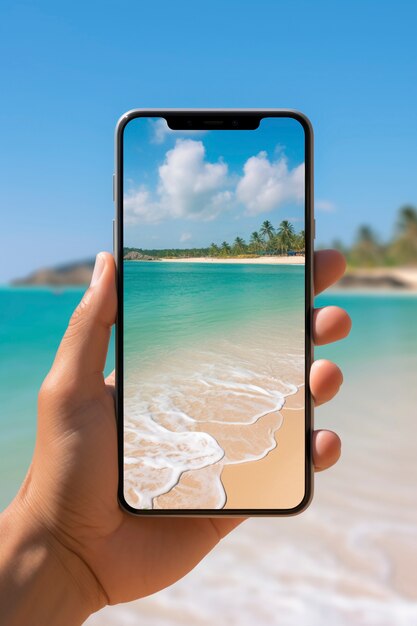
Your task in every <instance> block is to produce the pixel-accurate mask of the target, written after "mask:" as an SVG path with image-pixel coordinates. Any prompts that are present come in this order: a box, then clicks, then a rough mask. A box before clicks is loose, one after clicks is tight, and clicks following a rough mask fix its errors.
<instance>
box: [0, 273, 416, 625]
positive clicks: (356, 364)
mask: <svg viewBox="0 0 417 626" xmlns="http://www.w3.org/2000/svg"><path fill="white" fill-rule="evenodd" d="M161 266H162V264H161ZM166 267H167V269H166V270H165V269H160V270H159V271H161V272H162V271H166V272H170V271H173V270H172V268H170V266H169V264H166ZM255 267H256V266H255ZM256 269H257V267H256ZM268 269H269V268H268ZM210 270H211V271H213V281H214V284H215V285H218V289H219V294H218V298H219V301H224V302H228V303H229V305H230V306H228V307H223V308H222V307H218V303H219V301H216V303H214V301H207V300H206V301H205V302H204V307H202V308H199V315H200V316H201V318H200V319H201V325H202V327H204V328H206V329H207V325H209V326H210V328H211V330H212V331H213V334H214V335H216V333H217V332H220V330H221V332H225V333H226V334H227V333H229V334H230V335H231V336H232V335H233V332H235V323H234V320H235V319H236V316H238V317H239V324H242V325H244V324H246V323H248V324H249V326H250V323H251V320H250V319H248V318H247V315H248V311H250V310H251V307H253V311H258V309H259V302H258V303H255V302H252V303H251V302H250V298H249V294H248V293H245V291H244V290H242V289H241V290H236V291H233V290H231V288H230V285H229V287H228V286H227V282H228V280H229V279H228V278H227V277H226V274H227V272H225V273H224V274H221V277H220V278H219V277H217V278H216V272H219V273H221V272H222V269H219V268H215V267H214V266H213V267H212V268H211V267H210ZM132 271H134V270H132ZM143 271H145V269H143ZM232 271H233V270H232ZM242 271H247V275H246V276H245V281H246V278H248V276H249V279H250V280H261V281H265V285H266V287H265V289H266V291H265V293H268V284H269V281H270V280H271V276H269V275H268V274H267V275H266V276H265V274H263V273H261V274H262V277H256V276H257V275H256V271H254V266H249V265H248V266H243V270H242ZM181 272H183V273H184V275H183V277H182V279H181V278H180V277H177V278H178V281H179V286H181V280H182V281H183V282H184V281H185V283H188V279H187V278H186V276H187V272H191V273H192V272H194V274H195V273H196V272H197V273H198V270H195V268H192V267H191V268H189V269H187V268H186V267H185V266H184V269H183V270H181ZM194 278H195V280H194V286H193V287H192V288H191V287H189V284H190V283H188V287H187V284H185V287H184V285H183V287H184V288H187V289H188V288H189V289H190V292H189V295H190V297H192V294H193V289H196V290H198V288H199V281H198V278H196V277H195V276H194ZM282 280H283V281H285V280H286V279H285V278H283V279H282ZM127 285H129V283H128V282H127ZM155 285H156V283H155V282H152V285H151V287H152V288H154V289H155V291H154V296H153V297H154V306H153V307H152V296H151V295H149V301H148V303H146V302H143V304H142V305H143V306H144V307H146V306H147V307H149V311H150V312H151V313H152V311H153V313H152V314H151V315H150V316H149V321H148V323H149V327H148V330H149V329H152V328H154V329H156V328H158V325H159V324H160V323H161V319H162V317H163V316H165V315H167V314H168V313H169V311H171V313H172V314H173V319H172V323H173V326H174V327H175V320H174V318H175V315H174V310H175V306H176V304H175V301H176V298H177V304H178V303H179V298H178V291H176V292H173V293H172V294H169V293H168V292H166V294H165V295H166V302H165V306H164V310H163V311H162V310H161V311H160V315H159V314H155V311H156V310H157V309H158V307H161V301H159V299H158V294H157V291H156V287H155ZM127 288H129V286H128V287H127ZM296 291H297V289H296V288H295V292H296ZM82 293H83V290H81V289H73V288H68V289H63V290H59V291H57V290H51V289H44V288H12V287H3V288H1V289H0V311H1V327H0V333H1V335H0V336H1V341H0V374H1V375H0V389H1V408H2V410H1V416H0V428H1V442H0V503H1V506H2V507H4V506H6V505H7V503H8V502H9V501H10V500H11V498H12V497H13V494H14V493H15V492H16V490H17V488H18V486H19V484H20V482H21V480H22V479H23V477H24V475H25V472H26V470H27V467H28V465H29V462H30V458H31V454H32V450H33V446H34V440H35V432H36V402H37V392H38V389H39V386H40V384H41V382H42V380H43V377H44V376H45V374H46V373H47V371H48V369H49V367H50V366H51V364H52V362H53V358H54V354H55V351H56V348H57V346H58V344H59V341H60V338H61V336H62V334H63V332H64V330H65V327H66V325H67V323H68V320H69V317H70V315H71V312H72V310H73V309H74V307H75V306H76V305H77V303H78V301H79V300H80V298H81V297H82ZM176 294H177V295H176ZM275 295H276V294H274V295H273V296H271V299H270V301H269V302H270V304H268V306H265V307H264V309H263V310H262V311H261V312H260V313H259V317H258V318H257V319H259V320H260V326H261V327H262V324H263V322H265V329H266V328H267V327H268V328H269V329H270V322H271V319H272V317H273V301H274V298H275ZM156 300H158V302H156ZM203 300H204V298H203ZM181 301H183V300H182V299H181ZM194 302H195V303H196V301H195V300H194ZM167 303H168V304H167ZM179 304H180V303H179ZM326 304H335V305H338V306H341V307H344V308H346V309H347V311H348V312H349V314H350V316H351V317H352V320H353V329H352V333H351V336H350V337H349V338H348V339H346V340H344V341H342V342H339V343H338V344H335V345H331V346H323V347H320V348H317V349H316V358H328V359H332V360H334V361H335V362H336V363H338V365H339V366H341V367H342V369H343V373H344V384H343V386H342V388H341V391H340V393H339V395H338V397H337V398H336V399H335V400H334V401H332V402H331V403H330V404H328V405H325V406H323V407H320V408H318V409H317V411H316V425H317V426H318V427H330V428H334V429H335V430H337V431H338V432H339V433H340V434H341V436H342V439H343V454H342V458H341V460H340V462H339V463H338V465H337V466H336V467H335V468H333V469H331V470H330V471H328V472H325V473H320V474H318V475H317V478H316V491H315V498H314V501H313V504H312V506H311V507H310V508H309V510H308V511H307V512H305V513H304V514H303V515H301V516H299V517H296V518H288V519H279V520H275V519H264V520H250V521H249V522H246V523H245V524H243V525H242V526H241V527H240V528H239V529H238V530H237V531H236V532H235V533H232V535H231V536H230V537H228V538H227V539H226V540H224V541H223V542H222V545H221V547H219V548H218V549H217V550H216V551H214V552H213V553H212V554H211V555H210V556H209V557H208V558H207V559H206V560H205V561H204V564H202V565H201V566H200V567H199V568H197V570H196V571H195V572H193V573H192V574H191V575H190V576H188V577H186V578H185V579H184V580H182V581H180V582H179V583H177V584H176V585H174V586H173V587H171V588H169V589H167V590H165V591H163V592H161V593H159V594H156V595H155V596H153V597H151V598H147V599H144V600H142V601H139V602H137V603H131V604H129V605H125V606H120V607H111V608H106V609H104V610H103V611H101V612H100V613H98V614H97V615H95V616H93V617H92V618H90V620H89V621H88V623H89V624H91V625H94V624H95V625H96V626H97V625H99V626H105V625H107V624H114V623H117V624H118V625H120V626H123V625H124V624H126V625H128V624H134V623H137V622H138V623H140V622H141V621H144V620H145V621H148V623H149V621H150V620H151V617H152V624H156V625H158V626H159V625H167V626H173V625H174V624H175V625H176V624H182V625H184V624H195V623H199V624H202V625H203V626H205V624H207V625H208V624H211V623H213V621H216V620H217V621H219V620H220V622H221V623H224V624H232V623H239V624H243V625H244V626H246V624H253V623H258V624H265V625H266V624H268V626H269V624H279V625H281V624H282V625H283V626H284V625H285V626H292V625H293V624H294V625H297V626H299V624H300V623H302V624H303V626H316V625H318V624H322V623H323V619H330V620H331V622H332V623H333V624H335V625H337V626H345V624H346V625H348V624H349V626H350V625H351V624H355V626H357V625H358V626H362V625H364V626H365V625H374V624H375V626H376V625H378V626H385V625H387V626H388V624H389V625H390V626H391V624H393V623H395V624H396V626H410V625H413V624H417V592H416V588H415V584H414V574H413V572H415V566H416V562H417V514H416V508H415V485H416V484H417V470H416V464H415V441H416V435H417V432H416V431H417V428H416V420H415V413H416V409H415V407H416V406H417V385H416V371H417V326H416V322H415V320H416V319H417V297H416V296H415V295H405V294H401V293H375V294H367V293H347V292H337V291H333V292H328V293H326V294H325V295H322V296H319V297H318V298H317V300H316V306H324V305H326ZM196 306H197V304H196ZM231 307H232V308H231ZM214 309H215V310H216V311H219V310H221V311H222V312H223V313H222V319H217V318H216V316H215V315H214V313H213V311H214ZM187 311H188V308H187V309H186V311H183V318H182V319H184V315H186V314H187ZM212 313H213V316H212ZM256 314H257V315H258V313H256ZM288 314H289V317H291V316H292V315H293V312H292V311H288ZM161 316H162V317H161ZM208 322H209V323H208ZM211 330H210V329H209V330H207V332H208V333H210V332H211ZM137 332H141V331H139V329H138V331H137ZM149 332H150V330H149ZM152 332H153V331H152ZM183 332H184V326H183V324H181V325H180V327H178V335H176V333H175V332H170V333H167V335H166V337H160V345H159V346H158V347H157V348H155V346H154V347H152V342H150V341H149V336H150V335H149V334H148V333H147V335H148V341H149V343H148V345H147V347H146V341H145V339H146V337H144V342H143V345H144V347H146V350H145V353H144V362H145V363H146V359H148V360H150V359H152V358H154V356H155V353H152V352H153V350H155V349H156V350H158V351H163V352H165V351H168V352H169V351H171V352H172V350H173V346H174V344H173V343H172V342H174V343H175V342H176V341H177V340H178V345H180V344H181V345H182V346H184V340H185V338H184V336H181V333H183ZM199 332H200V330H199V329H198V328H197V327H194V328H190V327H188V328H187V334H188V333H190V334H192V333H195V336H196V337H197V335H198V333H199ZM269 332H272V331H271V330H270V331H269ZM278 332H279V329H277V333H278ZM209 339H210V338H209ZM113 358H114V357H113V347H112V346H111V349H110V353H109V358H108V364H107V370H108V371H110V370H111V369H112V367H113ZM126 359H127V361H129V359H133V360H134V354H133V352H132V353H131V354H129V350H127V353H126ZM132 362H133V361H132ZM196 597H198V602H196ZM167 607H169V611H168V610H167Z"/></svg>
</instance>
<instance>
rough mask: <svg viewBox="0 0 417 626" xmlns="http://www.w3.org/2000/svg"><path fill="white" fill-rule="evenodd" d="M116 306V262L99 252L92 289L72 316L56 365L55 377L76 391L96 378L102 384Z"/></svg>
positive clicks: (87, 292)
mask: <svg viewBox="0 0 417 626" xmlns="http://www.w3.org/2000/svg"><path fill="white" fill-rule="evenodd" d="M116 303H117V298H116V286H115V266H114V260H113V257H112V256H111V255H110V254H109V253H106V252H100V254H98V255H97V258H96V263H95V266H94V272H93V276H92V279H91V283H90V287H89V288H88V289H87V291H86V292H85V294H84V296H83V298H82V300H81V302H80V304H79V305H78V307H77V308H76V310H75V311H74V313H73V315H72V317H71V320H70V322H69V325H68V328H67V330H66V332H65V335H64V337H63V339H62V342H61V345H60V347H59V349H58V352H57V356H56V359H55V362H54V366H53V371H54V374H55V375H56V376H58V377H59V378H60V380H63V381H66V382H67V383H69V384H72V383H75V384H76V389H77V390H81V389H83V388H87V387H88V386H89V385H91V382H92V380H93V379H94V378H98V377H99V378H100V380H101V383H102V380H103V377H102V373H103V369H104V365H105V361H106V355H107V349H108V344H109V339H110V331H111V327H112V325H113V324H114V321H115V318H116V307H117V304H116Z"/></svg>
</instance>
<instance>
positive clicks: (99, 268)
mask: <svg viewBox="0 0 417 626" xmlns="http://www.w3.org/2000/svg"><path fill="white" fill-rule="evenodd" d="M104 266H105V261H104V255H103V254H101V252H100V253H99V254H98V255H97V256H96V262H95V264H94V271H93V275H92V277H91V282H90V287H94V285H96V284H97V283H98V281H99V280H100V276H101V275H102V273H103V270H104Z"/></svg>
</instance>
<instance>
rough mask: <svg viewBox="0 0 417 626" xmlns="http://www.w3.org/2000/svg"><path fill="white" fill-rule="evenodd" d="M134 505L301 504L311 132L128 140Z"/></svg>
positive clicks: (127, 321) (128, 368)
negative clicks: (307, 151) (307, 165)
mask: <svg viewBox="0 0 417 626" xmlns="http://www.w3.org/2000/svg"><path fill="white" fill-rule="evenodd" d="M123 162H124V167H123V227H122V233H123V384H124V395H123V410H124V431H123V435H124V436H123V443H124V475H123V480H124V482H123V485H124V497H125V500H126V502H127V503H128V504H129V505H130V506H131V507H133V508H135V509H139V510H146V509H154V510H158V509H159V510H160V509H166V510H168V509H171V510H181V509H184V510H186V509H188V510H189V509H194V510H196V509H225V510H227V509H291V508H294V507H296V506H297V505H298V504H299V503H300V502H301V501H302V500H303V498H304V495H305V411H304V405H305V400H304V390H305V387H304V385H305V379H304V378H305V235H304V227H305V133H304V129H303V127H302V125H301V124H300V122H299V121H298V120H296V119H292V118H287V117H281V118H278V117H277V118H264V119H262V120H261V122H260V125H259V127H258V128H257V129H256V130H209V131H207V132H206V131H197V130H195V131H179V130H178V131H177V130H175V131H174V130H171V129H170V128H169V127H168V125H167V123H166V121H165V119H163V118H135V119H132V120H130V121H129V122H128V124H127V125H126V127H125V129H124V131H123Z"/></svg>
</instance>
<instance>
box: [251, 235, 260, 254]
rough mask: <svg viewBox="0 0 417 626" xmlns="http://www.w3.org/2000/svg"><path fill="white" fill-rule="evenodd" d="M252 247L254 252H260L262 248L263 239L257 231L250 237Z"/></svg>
mask: <svg viewBox="0 0 417 626" xmlns="http://www.w3.org/2000/svg"><path fill="white" fill-rule="evenodd" d="M250 245H251V246H252V248H253V250H254V252H259V250H260V249H261V248H262V238H261V236H260V235H259V233H258V231H257V230H255V231H254V232H253V233H252V234H251V236H250Z"/></svg>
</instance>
